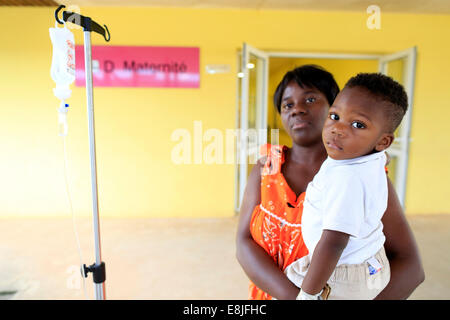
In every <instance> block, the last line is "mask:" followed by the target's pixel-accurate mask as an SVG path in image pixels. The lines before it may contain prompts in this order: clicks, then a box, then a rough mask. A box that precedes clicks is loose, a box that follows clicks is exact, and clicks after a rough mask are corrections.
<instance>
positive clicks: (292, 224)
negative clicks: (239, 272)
mask: <svg viewBox="0 0 450 320" xmlns="http://www.w3.org/2000/svg"><path fill="white" fill-rule="evenodd" d="M338 93H339V88H338V85H337V84H336V81H335V80H334V78H333V76H332V75H331V74H330V73H329V72H327V71H325V70H323V69H322V68H320V67H317V66H312V65H306V66H302V67H299V68H296V69H294V70H292V71H290V72H288V73H287V74H286V75H285V76H284V78H283V80H282V81H281V82H280V84H279V86H278V88H277V90H276V92H275V96H274V102H275V106H276V107H277V110H278V112H279V114H280V117H281V120H282V123H283V126H284V128H285V130H286V132H287V133H288V134H289V136H290V137H291V139H292V148H288V147H286V146H269V148H268V149H267V152H266V154H265V157H264V158H262V159H260V161H258V163H257V164H256V165H255V166H254V168H253V170H252V172H251V173H250V176H249V180H248V183H247V187H246V190H245V193H244V198H243V202H242V205H241V212H240V219H239V225H238V231H237V238H236V241H237V258H238V261H239V263H240V264H241V266H242V268H243V269H244V271H245V272H246V274H247V276H248V277H249V278H250V280H251V283H250V299H272V298H276V299H296V298H297V296H299V291H300V289H299V287H298V286H296V285H295V284H294V283H293V282H292V281H291V280H289V278H288V277H287V275H286V274H285V272H286V271H287V268H288V267H289V266H290V265H291V264H293V263H294V262H295V261H299V260H301V259H302V258H304V257H306V256H307V255H308V249H307V247H306V245H305V243H304V241H303V234H302V229H301V223H302V212H303V201H304V200H305V191H306V189H307V186H308V183H309V182H310V181H312V180H313V178H314V176H315V175H316V174H317V173H318V172H319V169H320V168H321V166H322V164H323V163H324V161H325V160H326V159H327V157H328V154H327V149H326V148H325V146H324V144H323V140H322V129H323V127H324V124H325V121H326V120H327V119H328V117H329V109H330V107H331V106H332V104H333V102H334V100H335V98H336V96H337V95H338ZM333 119H334V118H333ZM384 143H386V141H384ZM337 147H338V146H337ZM383 150H384V149H383ZM338 151H339V150H338ZM376 151H381V150H378V149H377V150H376ZM386 201H387V204H386V207H387V209H386V211H385V212H384V215H382V219H381V222H382V226H383V228H382V231H383V234H384V236H385V241H384V250H385V251H386V256H387V258H388V260H389V266H390V280H389V282H388V284H387V286H386V287H385V288H384V289H383V290H382V291H381V292H380V293H379V294H378V295H377V296H376V299H406V298H407V297H408V296H409V295H410V294H411V293H412V292H413V291H414V289H415V288H416V287H417V286H418V285H419V284H420V283H421V282H422V281H423V280H424V272H423V269H422V265H421V261H420V257H419V253H418V249H417V245H416V243H415V239H414V236H413V234H412V232H411V229H410V227H409V225H408V223H407V221H406V218H405V216H404V213H403V210H402V207H401V205H400V203H399V201H398V198H397V195H396V193H395V190H394V187H393V186H392V183H391V182H390V181H389V179H388V182H387V200H386ZM310 278H311V277H310Z"/></svg>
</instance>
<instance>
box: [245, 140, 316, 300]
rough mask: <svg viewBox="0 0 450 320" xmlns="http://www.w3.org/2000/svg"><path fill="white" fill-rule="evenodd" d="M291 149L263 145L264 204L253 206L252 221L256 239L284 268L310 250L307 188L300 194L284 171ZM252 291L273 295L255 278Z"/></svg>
mask: <svg viewBox="0 0 450 320" xmlns="http://www.w3.org/2000/svg"><path fill="white" fill-rule="evenodd" d="M287 149H288V148H287V147H286V146H279V145H270V144H267V145H264V146H262V147H261V155H266V156H267V158H266V162H265V164H264V168H263V171H262V172H261V204H260V205H258V206H256V207H255V208H254V209H253V213H252V218H251V221H250V232H251V234H252V237H253V239H254V240H255V241H256V243H258V244H259V245H260V246H261V247H263V248H264V250H266V252H267V253H268V254H269V255H270V256H271V257H272V258H273V260H274V261H275V263H276V264H277V265H278V267H279V268H280V269H281V270H283V271H284V269H285V268H286V267H287V266H288V265H290V264H291V263H292V262H294V261H295V260H297V259H299V258H301V257H304V256H306V255H307V254H308V249H307V248H306V246H305V244H304V242H303V237H302V230H301V224H300V223H301V218H302V212H303V200H304V198H305V192H303V193H301V194H300V195H299V196H298V198H297V196H296V195H295V193H294V191H292V190H291V188H290V187H289V185H288V184H287V182H286V179H285V178H284V176H283V174H282V173H281V165H282V164H283V163H284V160H285V154H286V150H287ZM249 294H250V299H252V300H270V299H272V297H271V296H270V295H269V294H267V293H265V292H264V291H262V290H261V289H259V288H258V287H256V286H255V285H254V284H253V283H252V282H250V286H249Z"/></svg>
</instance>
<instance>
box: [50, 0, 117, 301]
mask: <svg viewBox="0 0 450 320" xmlns="http://www.w3.org/2000/svg"><path fill="white" fill-rule="evenodd" d="M63 8H65V6H64V5H60V6H59V7H58V8H57V9H56V11H55V19H56V21H57V22H58V23H60V24H63V22H61V21H60V20H59V18H58V13H59V11H60V10H61V9H63ZM63 20H64V21H66V22H67V21H68V22H72V23H74V24H77V25H79V26H81V27H83V31H84V62H85V71H86V96H87V115H88V125H89V154H90V160H91V188H92V209H93V222H94V244H95V263H94V264H92V265H91V266H89V267H87V266H86V265H83V271H82V275H83V277H87V275H88V273H89V272H92V274H93V278H94V279H93V280H94V285H95V299H96V300H105V299H106V291H105V280H106V272H105V271H106V270H105V263H104V262H102V258H101V244H100V225H99V213H98V189H97V163H96V154H95V122H94V98H93V90H92V50H91V32H92V31H94V32H97V33H99V34H101V35H103V37H104V38H105V40H106V41H109V40H110V38H111V37H110V34H109V31H108V27H107V26H106V25H104V27H105V28H103V27H101V26H100V25H99V24H97V23H96V22H95V21H93V20H92V19H91V18H89V17H85V16H82V15H79V14H77V13H74V12H70V11H63ZM105 30H106V31H105ZM106 33H107V34H108V37H106Z"/></svg>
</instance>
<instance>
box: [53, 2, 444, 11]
mask: <svg viewBox="0 0 450 320" xmlns="http://www.w3.org/2000/svg"><path fill="white" fill-rule="evenodd" d="M56 2H59V3H61V4H65V5H70V4H73V5H78V6H80V7H85V6H116V7H185V8H246V9H263V10H264V9H284V10H319V11H322V10H327V11H334V10H344V11H347V10H349V11H364V12H365V11H366V9H367V7H368V6H369V5H372V4H375V5H378V6H379V7H380V9H381V12H383V11H385V12H410V13H440V14H450V0H73V1H72V0H57V1H56Z"/></svg>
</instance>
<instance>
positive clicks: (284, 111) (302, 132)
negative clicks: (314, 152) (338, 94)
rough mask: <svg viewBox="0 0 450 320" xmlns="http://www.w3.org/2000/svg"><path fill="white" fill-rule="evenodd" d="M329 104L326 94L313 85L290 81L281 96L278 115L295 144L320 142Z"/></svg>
mask: <svg viewBox="0 0 450 320" xmlns="http://www.w3.org/2000/svg"><path fill="white" fill-rule="evenodd" d="M329 107H330V105H329V104H328V100H327V98H326V96H325V95H324V94H323V93H322V92H320V91H319V90H317V89H316V88H313V87H304V88H302V87H300V86H299V85H298V84H297V82H295V81H291V82H290V83H289V84H288V85H287V87H286V89H285V90H284V92H283V95H282V97H281V106H280V116H281V121H282V123H283V126H284V129H285V130H286V132H287V133H288V134H289V136H290V137H291V139H292V141H293V142H294V143H295V144H298V145H301V146H309V145H312V144H315V143H317V142H320V143H322V129H323V125H324V123H325V120H326V119H327V116H328V109H329Z"/></svg>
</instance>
